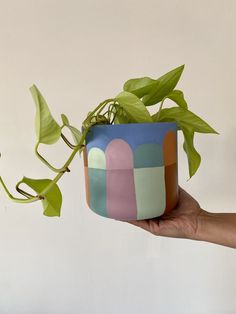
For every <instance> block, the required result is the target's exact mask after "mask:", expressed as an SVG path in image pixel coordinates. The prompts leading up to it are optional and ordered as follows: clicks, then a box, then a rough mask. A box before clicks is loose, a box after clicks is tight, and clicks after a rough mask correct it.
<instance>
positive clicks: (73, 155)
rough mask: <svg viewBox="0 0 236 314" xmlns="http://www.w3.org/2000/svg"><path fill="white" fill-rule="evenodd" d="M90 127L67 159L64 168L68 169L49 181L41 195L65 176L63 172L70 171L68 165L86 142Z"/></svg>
mask: <svg viewBox="0 0 236 314" xmlns="http://www.w3.org/2000/svg"><path fill="white" fill-rule="evenodd" d="M88 131H89V129H87V130H85V131H84V132H83V134H82V137H81V139H80V142H79V144H78V145H76V147H75V148H74V150H73V152H72V154H71V155H70V157H69V159H68V160H67V162H66V163H65V164H64V166H63V168H65V169H66V170H63V171H62V172H60V173H58V175H57V176H56V177H55V178H54V179H53V180H52V181H51V182H50V183H49V185H48V186H47V187H46V188H45V189H44V190H43V191H42V192H41V193H40V195H41V196H44V195H45V194H46V193H47V192H48V191H49V190H50V189H51V187H52V186H53V185H54V184H55V183H56V182H57V181H58V180H59V179H60V178H61V177H62V176H63V174H64V173H65V172H66V171H68V170H69V169H68V166H69V165H70V163H71V162H72V160H73V158H74V157H75V155H76V153H77V152H78V151H79V150H80V148H81V147H82V143H83V142H84V139H85V137H86V135H87V133H88Z"/></svg>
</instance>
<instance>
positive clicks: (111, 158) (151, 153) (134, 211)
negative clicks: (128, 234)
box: [83, 122, 178, 220]
mask: <svg viewBox="0 0 236 314" xmlns="http://www.w3.org/2000/svg"><path fill="white" fill-rule="evenodd" d="M83 158H84V174H85V187H86V201H87V205H88V206H89V208H90V209H91V210H93V211H94V212H95V213H97V214H99V215H101V216H104V217H108V218H113V219H118V220H140V219H148V218H153V217H158V216H161V215H162V214H164V213H166V212H168V211H170V210H171V209H173V208H174V207H175V205H176V203H177V201H178V168H177V124H176V123H175V122H158V123H129V124H112V125H94V126H92V127H91V129H90V131H89V133H88V134H87V136H86V145H85V148H84V150H83Z"/></svg>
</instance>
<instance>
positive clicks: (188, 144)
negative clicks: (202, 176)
mask: <svg viewBox="0 0 236 314" xmlns="http://www.w3.org/2000/svg"><path fill="white" fill-rule="evenodd" d="M181 129H182V131H183V135H184V144H183V148H184V151H185V153H186V154H187V158H188V169H189V176H190V178H191V177H192V176H193V175H194V174H195V173H196V171H197V170H198V168H199V166H200V163H201V156H200V154H199V153H198V152H197V150H196V149H195V147H194V131H193V129H192V128H191V127H189V126H188V125H186V124H184V123H181Z"/></svg>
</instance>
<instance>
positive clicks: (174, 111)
mask: <svg viewBox="0 0 236 314" xmlns="http://www.w3.org/2000/svg"><path fill="white" fill-rule="evenodd" d="M152 119H153V121H154V122H158V121H164V120H165V121H168V119H170V121H176V122H177V123H178V122H180V123H185V124H186V125H188V126H189V127H192V128H193V130H194V132H199V133H215V134H219V133H218V132H216V131H215V130H214V129H213V128H212V127H211V126H210V125H209V124H208V123H206V122H205V121H204V120H202V119H201V118H200V117H198V116H197V115H196V114H194V113H193V112H191V111H189V110H187V109H183V108H180V107H172V108H165V109H162V110H161V113H160V117H158V113H156V114H154V115H153V116H152Z"/></svg>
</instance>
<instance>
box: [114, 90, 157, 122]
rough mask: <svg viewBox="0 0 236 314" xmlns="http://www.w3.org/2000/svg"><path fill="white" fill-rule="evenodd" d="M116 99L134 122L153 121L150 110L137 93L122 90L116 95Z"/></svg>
mask: <svg viewBox="0 0 236 314" xmlns="http://www.w3.org/2000/svg"><path fill="white" fill-rule="evenodd" d="M116 100H117V101H118V103H119V105H120V106H121V107H122V108H123V109H124V111H125V112H126V113H127V115H128V116H129V117H130V118H131V119H132V122H134V123H136V122H139V123H143V122H144V123H145V122H153V121H152V118H151V115H150V113H149V111H148V110H147V108H146V107H145V106H144V104H143V103H142V101H141V100H140V99H139V98H138V97H137V96H136V95H134V94H132V93H129V92H121V93H120V94H118V95H117V96H116Z"/></svg>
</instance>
